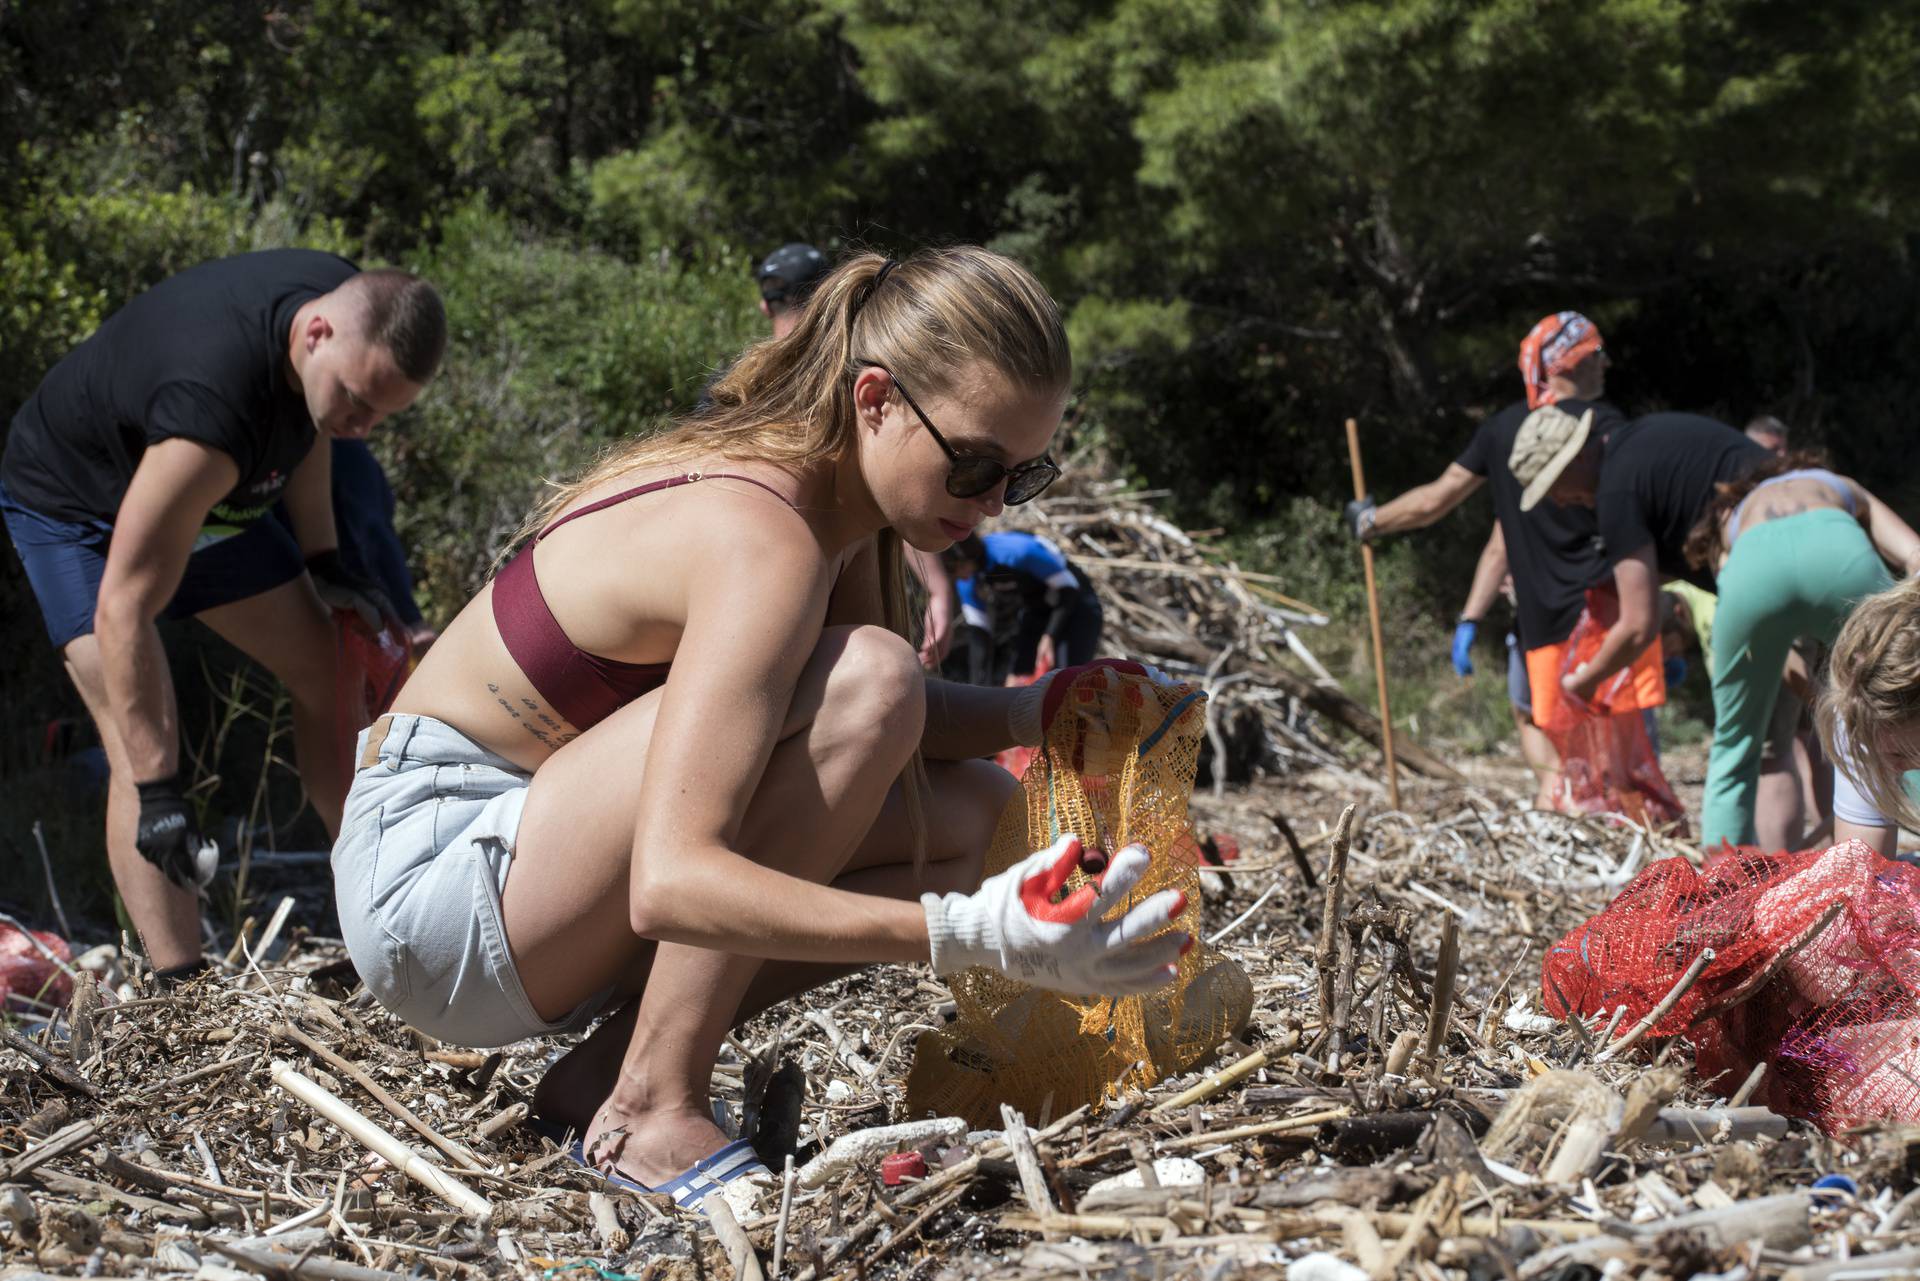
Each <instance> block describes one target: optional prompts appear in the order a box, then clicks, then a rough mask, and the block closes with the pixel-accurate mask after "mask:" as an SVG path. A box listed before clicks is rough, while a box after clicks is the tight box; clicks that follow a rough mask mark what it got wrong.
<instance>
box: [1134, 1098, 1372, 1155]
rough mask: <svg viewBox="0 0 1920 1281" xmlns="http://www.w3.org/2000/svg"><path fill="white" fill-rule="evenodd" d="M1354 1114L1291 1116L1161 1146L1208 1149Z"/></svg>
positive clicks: (1348, 1110) (1345, 1111)
mask: <svg viewBox="0 0 1920 1281" xmlns="http://www.w3.org/2000/svg"><path fill="white" fill-rule="evenodd" d="M1352 1114H1353V1109H1352V1108H1331V1109H1329V1110H1327V1111H1325V1112H1311V1113H1308V1114H1307V1115H1306V1116H1290V1117H1287V1118H1285V1119H1284V1120H1279V1121H1260V1122H1257V1123H1255V1124H1253V1125H1238V1126H1235V1127H1234V1128H1233V1129H1231V1130H1214V1131H1212V1132H1211V1133H1208V1134H1183V1135H1181V1136H1180V1137H1179V1138H1177V1139H1167V1140H1165V1141H1163V1142H1162V1143H1161V1144H1160V1147H1161V1148H1163V1149H1165V1150H1166V1151H1169V1152H1171V1151H1174V1150H1176V1149H1178V1148H1198V1147H1206V1146H1207V1145H1209V1144H1213V1143H1230V1142H1232V1141H1233V1140H1235V1139H1251V1138H1254V1137H1256V1136H1258V1135H1262V1134H1285V1133H1286V1132H1287V1131H1289V1130H1311V1129H1313V1128H1314V1127H1315V1126H1321V1125H1325V1124H1326V1123H1327V1122H1329V1121H1339V1120H1343V1119H1344V1118H1346V1117H1348V1116H1351V1115H1352Z"/></svg>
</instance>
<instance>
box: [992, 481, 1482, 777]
mask: <svg viewBox="0 0 1920 1281" xmlns="http://www.w3.org/2000/svg"><path fill="white" fill-rule="evenodd" d="M1092 471H1093V472H1094V473H1095V474H1096V475H1097V473H1098V471H1099V469H1098V468H1094V469H1092ZM1073 474H1074V475H1076V476H1078V475H1080V474H1081V473H1080V472H1075V473H1073ZM1156 496H1157V495H1156V493H1154V492H1153V491H1129V490H1127V489H1126V488H1125V487H1124V486H1123V485H1121V484H1120V483H1119V482H1113V481H1104V480H1099V479H1084V480H1078V481H1077V482H1076V483H1075V484H1074V485H1073V486H1072V487H1066V486H1056V487H1055V490H1050V491H1048V493H1047V494H1046V495H1045V496H1044V497H1042V498H1040V499H1037V500H1035V501H1034V502H1032V503H1029V504H1026V505H1024V506H1021V507H1012V508H1008V509H1007V513H1006V523H1008V524H1010V525H1012V526H1014V527H1016V528H1023V529H1027V530H1029V531H1030V532H1033V533H1037V534H1043V535H1045V536H1046V537H1048V538H1050V539H1052V540H1053V541H1054V542H1055V543H1056V544H1058V545H1059V546H1060V548H1061V549H1062V550H1063V551H1065V552H1066V553H1067V554H1068V555H1069V556H1071V557H1072V558H1073V561H1074V563H1075V564H1076V565H1077V566H1079V568H1080V569H1082V570H1083V571H1085V572H1086V574H1087V576H1088V577H1090V578H1091V579H1092V580H1093V586H1094V588H1095V590H1096V591H1098V592H1099V594H1100V600H1101V604H1102V606H1103V607H1104V609H1105V612H1106V635H1105V638H1104V640H1103V643H1102V649H1103V650H1105V651H1106V652H1107V653H1111V654H1124V655H1125V656H1127V657H1128V658H1133V659H1138V660H1141V661H1144V662H1150V663H1154V664H1156V665H1158V666H1160V667H1163V668H1165V669H1166V670H1168V671H1170V672H1173V673H1176V674H1179V675H1182V676H1185V677H1189V678H1191V679H1195V680H1198V681H1200V682H1201V683H1202V684H1203V685H1204V686H1205V687H1206V689H1207V692H1208V694H1209V695H1210V696H1211V701H1210V703H1209V713H1208V722H1207V729H1208V738H1209V742H1210V745H1211V749H1212V757H1211V759H1212V760H1214V761H1220V762H1224V766H1223V767H1219V768H1212V769H1211V770H1210V772H1211V776H1212V782H1213V787H1214V790H1215V793H1216V794H1218V793H1219V792H1220V791H1221V790H1222V789H1223V787H1224V784H1225V783H1227V782H1229V781H1231V782H1245V781H1248V780H1249V779H1250V778H1251V777H1254V776H1256V775H1257V774H1259V773H1262V772H1265V773H1280V772H1284V771H1286V770H1288V769H1301V768H1312V767H1335V768H1347V767H1349V766H1350V765H1351V764H1352V762H1351V761H1350V760H1349V758H1348V756H1347V754H1346V752H1345V751H1344V750H1343V747H1342V745H1341V744H1342V739H1343V738H1345V737H1347V736H1352V737H1356V738H1358V739H1360V740H1362V741H1363V742H1365V743H1367V744H1369V745H1371V746H1372V747H1374V748H1376V749H1378V748H1381V747H1382V746H1383V737H1384V734H1383V731H1382V729H1381V725H1380V720H1379V718H1378V717H1377V716H1375V715H1374V714H1373V712H1371V711H1369V710H1368V709H1367V708H1366V707H1364V706H1362V705H1361V704H1360V703H1359V702H1357V701H1355V700H1354V699H1353V698H1351V697H1349V696H1348V695H1347V694H1346V693H1345V692H1344V691H1343V690H1342V689H1341V688H1340V686H1339V684H1338V682H1336V681H1335V680H1334V678H1333V676H1332V675H1331V674H1330V673H1329V672H1328V671H1327V669H1326V667H1325V666H1323V665H1322V663H1321V662H1320V660H1319V659H1318V658H1317V657H1315V655H1314V653H1313V651H1312V649H1311V648H1309V646H1308V644H1307V641H1306V638H1305V636H1304V635H1303V632H1310V631H1311V630H1312V629H1314V628H1318V627H1323V626H1325V625H1326V624H1327V622H1328V618H1327V616H1326V614H1324V613H1323V612H1321V611H1320V610H1318V609H1316V608H1315V607H1314V606H1312V605H1310V604H1307V603H1306V602H1303V601H1299V600H1295V599H1294V598H1293V597H1291V596H1289V595H1287V594H1286V593H1285V592H1284V591H1283V590H1281V589H1282V588H1283V587H1284V586H1285V583H1284V582H1283V581H1282V580H1281V579H1279V578H1277V577H1276V576H1274V575H1272V574H1265V573H1259V572H1255V571H1253V570H1247V569H1242V568H1240V566H1239V565H1237V564H1236V563H1235V562H1234V560H1233V558H1232V557H1231V556H1229V555H1227V554H1226V553H1225V552H1223V551H1221V550H1220V549H1218V548H1217V547H1215V546H1214V545H1213V540H1212V539H1210V538H1209V537H1207V536H1206V535H1205V534H1192V533H1188V532H1187V531H1185V530H1182V529H1181V528H1179V526H1177V525H1175V524H1173V523H1172V522H1171V521H1169V520H1167V519H1166V518H1165V517H1164V516H1163V515H1161V514H1160V513H1159V511H1158V510H1157V509H1156V508H1155V507H1154V506H1153V499H1154V498H1155V497H1156ZM1395 749H1396V755H1397V756H1398V759H1399V761H1400V764H1401V766H1402V768H1404V769H1407V770H1410V771H1411V772H1413V773H1414V774H1416V775H1419V776H1421V777H1424V778H1429V779H1437V780H1441V781H1445V782H1454V783H1458V782H1463V781H1465V780H1463V779H1462V777H1461V775H1460V773H1459V771H1458V770H1456V769H1455V768H1454V767H1453V766H1452V765H1450V764H1449V763H1448V762H1447V761H1446V760H1444V759H1443V758H1442V757H1440V756H1439V755H1438V754H1436V753H1435V752H1433V751H1431V750H1429V749H1428V748H1426V747H1424V746H1423V745H1422V744H1420V743H1419V742H1418V741H1417V740H1414V739H1412V738H1411V737H1409V736H1407V735H1406V734H1405V733H1404V732H1402V733H1401V734H1399V735H1398V736H1397V739H1396V743H1395ZM1369 757H1370V759H1369V761H1368V763H1367V766H1366V769H1367V770H1368V772H1370V773H1375V774H1377V773H1378V768H1379V767H1378V758H1377V757H1372V756H1371V754H1369Z"/></svg>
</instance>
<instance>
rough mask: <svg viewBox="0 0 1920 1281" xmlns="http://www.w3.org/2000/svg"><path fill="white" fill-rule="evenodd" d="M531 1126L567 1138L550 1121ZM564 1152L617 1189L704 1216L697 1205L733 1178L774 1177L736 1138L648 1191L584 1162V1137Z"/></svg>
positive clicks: (749, 1147)
mask: <svg viewBox="0 0 1920 1281" xmlns="http://www.w3.org/2000/svg"><path fill="white" fill-rule="evenodd" d="M532 1124H533V1127H534V1129H536V1130H538V1131H539V1132H540V1133H542V1134H545V1135H546V1136H547V1137H548V1138H551V1139H553V1140H554V1141H555V1142H556V1143H558V1142H561V1141H563V1140H564V1139H565V1137H566V1131H565V1129H564V1128H563V1127H559V1126H555V1125H553V1124H552V1123H551V1122H542V1121H538V1120H536V1121H534V1122H533V1123H532ZM566 1151H567V1158H568V1159H569V1160H571V1161H572V1162H573V1163H574V1164H575V1165H578V1166H580V1167H581V1168H583V1169H586V1170H591V1171H592V1172H593V1173H595V1174H597V1175H599V1176H600V1177H601V1178H603V1179H605V1180H606V1181H607V1182H608V1183H611V1184H612V1185H613V1186H614V1187H616V1188H625V1189H627V1190H628V1191H630V1192H646V1193H649V1194H653V1195H662V1196H670V1197H672V1198H673V1203H674V1204H675V1205H677V1206H680V1207H681V1208H683V1209H688V1210H694V1211H697V1212H699V1213H702V1214H704V1213H706V1211H705V1210H703V1209H701V1205H700V1203H701V1202H702V1201H705V1200H706V1199H707V1197H708V1196H710V1195H712V1194H713V1193H715V1192H722V1191H723V1190H724V1189H725V1186H726V1185H727V1184H729V1183H732V1182H734V1181H735V1180H736V1179H748V1178H752V1177H753V1176H755V1175H759V1174H764V1175H766V1176H767V1177H768V1178H772V1177H773V1171H771V1170H769V1169H768V1168H767V1167H766V1166H765V1165H764V1164H763V1163H762V1162H761V1160H760V1158H759V1157H758V1156H756V1155H755V1154H754V1151H753V1144H751V1143H749V1142H748V1141H747V1140H745V1139H735V1140H734V1141H733V1142H731V1143H729V1144H727V1146H725V1147H723V1148H721V1149H720V1150H719V1151H718V1152H715V1153H714V1154H713V1155H712V1156H709V1157H706V1158H704V1159H703V1160H699V1161H695V1162H694V1163H693V1165H692V1167H691V1168H689V1169H687V1170H683V1171H682V1172H680V1173H679V1174H676V1175H674V1176H673V1177H672V1178H671V1179H668V1180H667V1181H666V1182H665V1183H662V1184H659V1185H658V1186H656V1187H651V1188H650V1187H648V1186H647V1185H646V1184H644V1183H641V1182H639V1181H638V1180H636V1179H629V1178H628V1177H627V1176H626V1175H624V1174H620V1173H618V1172H617V1171H615V1172H609V1171H607V1170H602V1169H600V1168H599V1167H598V1166H595V1165H593V1164H592V1163H590V1162H589V1161H588V1160H587V1148H586V1141H585V1139H584V1138H576V1139H574V1140H573V1141H572V1142H571V1143H569V1144H567V1146H566ZM728 1204H729V1205H732V1206H733V1208H734V1210H735V1211H736V1212H743V1211H744V1209H745V1206H744V1205H742V1204H735V1202H734V1198H732V1197H729V1198H728Z"/></svg>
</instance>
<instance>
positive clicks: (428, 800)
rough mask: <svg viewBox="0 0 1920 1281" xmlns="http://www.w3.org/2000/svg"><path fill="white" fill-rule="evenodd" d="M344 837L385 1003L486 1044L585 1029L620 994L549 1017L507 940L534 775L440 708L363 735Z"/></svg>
mask: <svg viewBox="0 0 1920 1281" xmlns="http://www.w3.org/2000/svg"><path fill="white" fill-rule="evenodd" d="M354 761H355V764H356V766H357V767H358V768H357V769H356V770H355V772H354V776H353V787H352V788H351V789H350V790H349V791H348V793H347V804H346V812H345V814H344V815H343V816H342V818H341V823H340V839H339V841H337V842H336V843H335V844H334V847H333V883H334V895H335V897H336V899H337V901H338V904H339V908H340V934H341V937H342V938H344V939H345V940H346V944H347V951H348V953H349V954H350V955H351V956H352V957H353V964H354V968H355V969H357V970H358V971H359V972H360V978H361V981H362V982H364V983H365V984H366V985H367V990H368V991H369V992H371V993H373V995H374V997H375V998H376V999H377V1000H379V1002H380V1004H382V1005H384V1006H386V1007H387V1009H389V1010H391V1011H392V1012H393V1013H394V1014H395V1015H397V1016H398V1017H400V1018H402V1019H405V1020H406V1021H407V1022H408V1023H410V1024H412V1025H413V1026H414V1027H416V1028H418V1029H420V1030H421V1031H422V1032H425V1033H426V1034H427V1035H429V1036H432V1037H436V1038H438V1039H439V1040H442V1041H450V1042H452V1043H454V1044H455V1045H468V1046H475V1047H480V1048H486V1047H491V1046H496V1045H508V1044H511V1043H512V1042H514V1041H519V1040H523V1039H525V1038H527V1037H532V1036H552V1035H556V1034H558V1033H563V1032H576V1031H581V1030H584V1029H585V1028H586V1026H587V1024H589V1023H590V1022H592V1020H593V1018H594V1016H595V1015H596V1014H598V1013H599V1012H600V1010H601V1008H602V1007H603V1006H604V1005H605V1004H606V1002H607V999H608V998H609V997H610V996H611V995H612V989H611V988H609V989H607V990H606V991H604V992H600V993H596V994H595V995H594V996H592V997H590V998H588V999H587V1000H586V1001H584V1002H582V1003H581V1005H580V1006H579V1007H578V1008H577V1009H575V1010H574V1011H573V1012H572V1013H570V1014H568V1015H567V1016H566V1017H565V1018H562V1019H560V1020H559V1021H557V1022H553V1023H548V1022H546V1021H544V1020H542V1019H541V1017H540V1016H539V1014H538V1013H536V1012H535V1010H534V1008H533V1003H532V1002H531V1001H529V1000H528V999H527V993H526V989H525V988H523V987H522V986H521V985H520V975H519V973H518V972H517V971H515V969H514V967H513V957H512V955H511V954H510V953H509V952H508V950H507V935H506V929H505V927H504V926H503V924H502V921H501V915H500V891H501V888H502V887H503V886H505V885H506V883H507V869H508V867H509V866H510V865H511V864H512V862H513V846H514V839H515V837H516V836H517V835H518V833H519V830H520V815H521V812H522V811H523V810H524V809H525V808H526V803H527V788H528V786H529V785H530V784H531V783H532V782H533V775H531V774H529V773H527V772H526V771H525V770H523V769H521V768H520V767H519V766H517V765H515V764H513V762H511V761H509V760H507V759H505V758H504V757H501V756H497V755H495V754H494V753H493V752H490V751H488V750H487V749H486V748H484V747H482V746H480V745H479V744H478V743H476V742H474V741H473V740H472V739H470V738H468V737H467V736H466V735H465V734H462V733H461V732H460V731H459V730H457V729H455V728H453V727H452V726H451V725H448V724H447V723H445V722H444V721H437V720H435V719H433V718H432V717H430V716H401V715H390V716H382V717H381V718H380V719H379V720H377V721H375V722H374V723H373V724H372V725H370V726H368V727H367V728H366V729H364V730H362V731H361V732H360V738H359V742H358V745H357V750H356V753H355V756H354Z"/></svg>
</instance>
